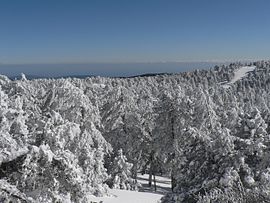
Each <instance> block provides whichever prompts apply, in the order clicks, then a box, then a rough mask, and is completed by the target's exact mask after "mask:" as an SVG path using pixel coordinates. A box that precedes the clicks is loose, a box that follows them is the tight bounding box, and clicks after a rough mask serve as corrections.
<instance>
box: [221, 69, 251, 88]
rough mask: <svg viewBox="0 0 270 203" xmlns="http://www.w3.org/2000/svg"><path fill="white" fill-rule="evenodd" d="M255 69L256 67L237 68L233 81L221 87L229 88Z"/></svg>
mask: <svg viewBox="0 0 270 203" xmlns="http://www.w3.org/2000/svg"><path fill="white" fill-rule="evenodd" d="M255 68H256V66H243V67H241V68H239V69H238V70H237V71H235V73H234V77H233V79H232V80H231V81H230V82H228V83H226V84H224V85H223V87H224V88H229V87H230V85H231V84H233V83H235V82H236V81H238V80H241V79H242V78H243V77H245V76H246V75H247V73H249V72H251V71H254V70H255Z"/></svg>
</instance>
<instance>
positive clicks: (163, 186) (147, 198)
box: [91, 174, 171, 203]
mask: <svg viewBox="0 0 270 203" xmlns="http://www.w3.org/2000/svg"><path fill="white" fill-rule="evenodd" d="M147 178H148V175H147V174H145V175H138V182H139V183H140V184H141V185H142V188H140V190H139V192H138V191H130V190H118V189H111V190H110V193H111V194H112V196H111V197H95V196H93V197H91V201H92V202H93V203H158V202H160V199H161V198H162V197H163V196H164V195H165V194H166V193H167V192H169V191H170V187H171V182H170V179H169V178H165V177H160V176H157V177H156V181H157V191H156V192H155V191H154V189H153V188H149V187H148V185H147V184H148V182H147Z"/></svg>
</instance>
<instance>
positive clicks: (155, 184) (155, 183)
mask: <svg viewBox="0 0 270 203" xmlns="http://www.w3.org/2000/svg"><path fill="white" fill-rule="evenodd" d="M154 186H155V192H156V191H157V182H156V175H155V174H154Z"/></svg>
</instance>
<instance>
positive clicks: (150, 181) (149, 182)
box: [148, 164, 153, 187]
mask: <svg viewBox="0 0 270 203" xmlns="http://www.w3.org/2000/svg"><path fill="white" fill-rule="evenodd" d="M152 174H153V170H152V164H151V165H150V169H149V180H148V186H149V187H152Z"/></svg>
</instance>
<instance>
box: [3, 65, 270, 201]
mask: <svg viewBox="0 0 270 203" xmlns="http://www.w3.org/2000/svg"><path fill="white" fill-rule="evenodd" d="M269 73H270V62H269V61H258V62H254V63H250V64H241V63H233V64H230V65H228V66H225V65H222V66H215V67H214V68H213V69H210V70H196V71H193V72H184V73H179V74H172V75H156V76H152V77H134V78H105V77H89V78H85V79H79V78H65V79H64V78H61V79H36V80H27V78H26V77H25V76H24V75H23V77H22V79H20V80H15V81H12V80H10V79H8V78H7V77H5V76H0V121H1V123H0V134H1V137H0V146H1V148H0V149H1V151H0V202H4V201H11V202H16V201H17V202H19V201H21V202H75V203H77V202H80V203H81V202H89V201H92V200H91V199H89V198H90V197H93V196H92V195H94V196H107V195H109V193H110V192H111V191H112V190H111V189H113V191H115V190H114V189H123V190H131V191H136V190H139V191H142V189H143V188H141V186H140V184H138V181H139V180H141V179H140V178H141V177H138V175H137V174H138V172H143V173H147V174H150V175H149V176H148V177H149V178H148V184H149V185H150V186H151V187H152V188H153V187H154V186H153V185H154V183H153V182H154V179H155V177H157V176H160V175H163V176H166V177H171V188H172V190H173V193H170V192H169V193H168V194H167V195H166V196H165V197H163V198H162V201H163V202H166V203H168V202H188V203H189V202H196V203H206V202H219V203H225V202H239V203H240V202H241V203H242V202H269V201H270V194H269V189H270V184H269V183H270V178H269V177H270V175H269V174H270V172H269V171H270V164H269V161H268V160H269V150H270V136H269V134H270V127H269V124H270V74H269ZM224 81H225V83H226V84H224ZM228 81H229V82H228ZM224 85H225V87H226V86H230V88H224ZM120 193H121V194H122V193H123V194H124V193H125V194H126V193H129V192H122V191H121V192H120ZM120 193H119V194H120ZM131 193H132V192H131ZM132 194H134V193H132ZM156 197H157V196H155V198H156Z"/></svg>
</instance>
